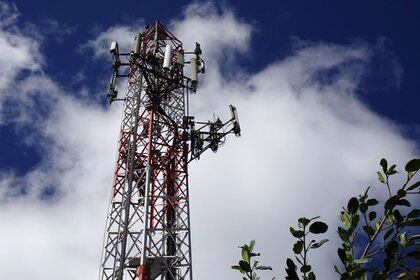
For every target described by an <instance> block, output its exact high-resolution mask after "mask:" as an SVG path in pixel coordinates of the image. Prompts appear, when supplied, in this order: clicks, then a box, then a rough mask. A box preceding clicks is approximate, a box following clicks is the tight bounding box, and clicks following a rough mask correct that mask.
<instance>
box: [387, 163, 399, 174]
mask: <svg viewBox="0 0 420 280" xmlns="http://www.w3.org/2000/svg"><path fill="white" fill-rule="evenodd" d="M395 167H397V166H396V165H395V164H393V165H391V167H390V168H389V169H388V172H387V174H388V175H393V174H395V173H398V172H397V171H396V170H395Z"/></svg>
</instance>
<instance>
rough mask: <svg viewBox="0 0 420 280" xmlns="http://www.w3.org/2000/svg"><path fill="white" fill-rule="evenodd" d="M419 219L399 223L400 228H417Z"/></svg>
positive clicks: (419, 223)
mask: <svg viewBox="0 0 420 280" xmlns="http://www.w3.org/2000/svg"><path fill="white" fill-rule="evenodd" d="M419 226H420V219H414V220H408V221H405V222H403V223H401V227H419Z"/></svg>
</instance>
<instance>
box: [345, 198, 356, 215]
mask: <svg viewBox="0 0 420 280" xmlns="http://www.w3.org/2000/svg"><path fill="white" fill-rule="evenodd" d="M357 209H359V200H358V199H357V197H352V198H350V200H349V202H348V203H347V210H348V211H349V213H350V214H355V213H356V212H357Z"/></svg>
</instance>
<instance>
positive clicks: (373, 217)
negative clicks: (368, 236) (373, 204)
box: [369, 211, 376, 221]
mask: <svg viewBox="0 0 420 280" xmlns="http://www.w3.org/2000/svg"><path fill="white" fill-rule="evenodd" d="M375 219H376V212H375V211H372V212H370V213H369V220H370V221H373V220H375Z"/></svg>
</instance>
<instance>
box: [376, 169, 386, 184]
mask: <svg viewBox="0 0 420 280" xmlns="http://www.w3.org/2000/svg"><path fill="white" fill-rule="evenodd" d="M376 173H377V174H378V180H379V182H381V183H383V184H385V179H384V176H383V175H382V173H381V172H379V171H378V172H376Z"/></svg>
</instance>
